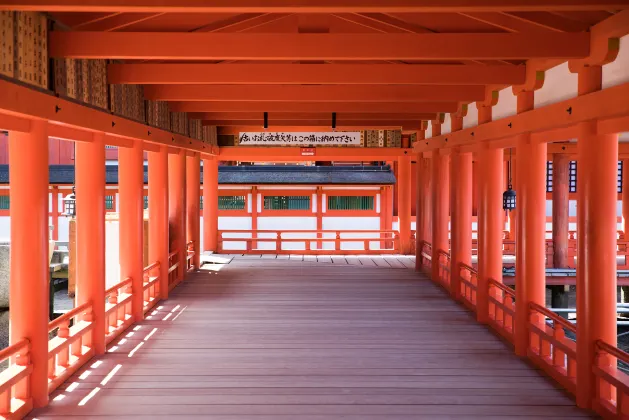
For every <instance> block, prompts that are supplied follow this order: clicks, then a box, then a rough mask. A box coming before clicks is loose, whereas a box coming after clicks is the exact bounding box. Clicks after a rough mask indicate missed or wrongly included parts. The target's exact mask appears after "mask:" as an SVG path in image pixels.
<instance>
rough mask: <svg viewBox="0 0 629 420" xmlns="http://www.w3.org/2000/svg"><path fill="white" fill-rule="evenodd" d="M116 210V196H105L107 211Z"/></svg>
mask: <svg viewBox="0 0 629 420" xmlns="http://www.w3.org/2000/svg"><path fill="white" fill-rule="evenodd" d="M113 209H114V196H113V195H106V196H105V210H113Z"/></svg>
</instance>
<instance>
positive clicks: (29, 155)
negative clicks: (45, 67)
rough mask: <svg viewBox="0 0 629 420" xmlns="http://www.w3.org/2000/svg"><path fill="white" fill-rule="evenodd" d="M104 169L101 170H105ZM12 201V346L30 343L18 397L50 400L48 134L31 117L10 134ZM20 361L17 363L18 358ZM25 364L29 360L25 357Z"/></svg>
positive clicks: (42, 124)
mask: <svg viewBox="0 0 629 420" xmlns="http://www.w3.org/2000/svg"><path fill="white" fill-rule="evenodd" d="M103 172H104V169H103ZM9 177H10V190H9V196H10V200H11V257H10V258H11V262H10V283H9V288H10V306H11V322H10V328H11V332H10V337H11V344H15V343H17V342H19V341H20V340H22V339H24V338H26V339H28V340H29V341H30V345H31V348H30V353H29V355H30V362H31V363H32V365H33V371H32V373H31V375H30V379H29V382H28V383H27V385H26V386H24V387H22V386H19V387H16V395H14V396H15V397H16V398H28V397H29V396H30V397H32V398H33V405H34V406H35V407H43V406H45V405H46V404H48V290H49V288H48V263H49V261H48V132H47V123H46V122H43V121H38V120H32V121H31V131H30V132H29V133H19V132H10V133H9ZM17 362H18V363H20V361H19V360H18V361H17ZM23 362H28V360H26V361H23Z"/></svg>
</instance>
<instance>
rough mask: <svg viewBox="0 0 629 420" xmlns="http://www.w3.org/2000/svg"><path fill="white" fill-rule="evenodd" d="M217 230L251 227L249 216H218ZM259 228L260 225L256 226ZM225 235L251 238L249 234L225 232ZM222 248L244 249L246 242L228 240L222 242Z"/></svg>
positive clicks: (246, 228)
mask: <svg viewBox="0 0 629 420" xmlns="http://www.w3.org/2000/svg"><path fill="white" fill-rule="evenodd" d="M218 229H219V230H250V229H251V217H231V216H230V217H219V218H218ZM258 229H260V227H258ZM224 236H225V237H230V238H251V234H225V235H224ZM223 249H226V250H245V249H247V244H246V242H242V241H229V242H224V243H223Z"/></svg>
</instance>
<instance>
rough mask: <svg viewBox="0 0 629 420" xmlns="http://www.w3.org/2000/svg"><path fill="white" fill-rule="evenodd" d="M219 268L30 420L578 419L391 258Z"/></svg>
mask: <svg viewBox="0 0 629 420" xmlns="http://www.w3.org/2000/svg"><path fill="white" fill-rule="evenodd" d="M393 258H394V257H393ZM335 259H336V257H335ZM389 259H390V258H389V257H387V258H385V259H383V260H384V261H385V262H386V261H389ZM356 260H357V261H358V262H360V260H361V259H356ZM226 261H229V263H228V264H216V265H205V266H204V268H205V270H202V271H200V272H198V273H193V274H190V275H189V277H188V279H187V280H186V281H185V282H184V283H183V284H182V285H180V286H179V287H178V288H176V289H175V290H174V291H173V293H172V295H171V297H170V299H169V300H168V301H165V302H160V303H159V304H158V306H157V308H156V309H155V311H154V312H152V313H151V315H150V318H149V319H147V320H145V321H143V322H142V323H140V324H139V325H137V326H135V327H132V328H131V329H130V330H129V331H127V332H125V333H123V334H122V335H121V336H120V339H118V340H116V341H114V342H113V343H112V344H113V345H112V346H111V347H110V348H109V351H108V353H107V354H106V355H105V356H102V357H98V358H95V359H94V360H93V361H92V362H90V363H89V364H88V366H86V368H84V369H83V370H81V371H80V372H79V373H77V375H75V376H74V377H72V378H71V379H70V380H69V381H68V382H67V383H66V384H64V385H63V386H62V387H61V389H59V390H58V391H57V392H55V393H54V394H53V395H52V398H53V401H52V403H51V405H50V406H49V407H47V408H45V409H40V410H36V411H34V412H33V413H32V416H33V418H37V419H40V420H42V419H52V418H55V419H58V418H69V419H77V418H84V419H87V418H95V419H96V418H115V419H166V418H168V419H174V418H177V419H188V418H199V419H201V418H202V419H215V420H236V419H245V420H246V419H252V420H276V419H302V420H331V419H349V420H359V419H365V420H411V419H413V420H415V419H450V418H452V419H455V418H456V419H488V418H490V419H499V418H503V419H513V418H514V417H517V418H522V419H549V418H552V419H559V418H563V419H569V418H583V417H587V414H585V413H584V412H582V411H580V410H578V409H577V408H576V407H575V406H574V401H572V400H571V399H570V398H568V397H567V396H566V395H565V394H564V393H563V392H562V391H560V390H559V389H557V388H555V387H554V385H553V384H552V383H551V382H549V381H548V380H547V379H546V378H545V377H543V376H542V375H541V374H540V373H539V372H538V371H536V370H535V369H533V368H531V367H530V366H529V365H528V364H526V363H525V362H523V361H522V360H520V359H518V358H517V357H515V356H514V354H513V352H512V350H511V349H510V348H509V347H508V346H507V345H505V344H504V343H503V342H502V341H500V340H499V339H498V338H497V337H496V336H495V335H494V334H492V333H491V332H490V331H489V330H487V329H486V328H485V327H482V326H480V325H478V324H477V323H476V322H475V321H474V319H473V317H472V316H471V315H470V313H469V312H467V311H466V310H465V309H463V308H462V307H461V306H459V305H457V304H455V303H454V302H452V301H451V300H450V298H449V297H447V295H446V294H445V293H444V292H443V291H442V290H440V289H439V288H438V287H436V286H435V285H433V284H432V283H431V282H430V281H428V280H427V279H426V278H424V277H422V276H420V275H418V274H417V273H415V272H413V271H412V270H410V269H400V268H403V266H405V264H404V263H401V262H400V261H399V260H398V259H397V258H395V261H396V262H393V260H390V261H389V267H388V268H383V267H380V266H376V265H356V261H354V260H353V261H352V262H353V263H354V264H349V263H345V264H341V263H338V264H337V263H335V262H332V263H325V264H322V263H320V262H317V261H312V260H310V261H307V260H306V259H304V258H302V259H300V258H295V259H294V260H293V258H289V259H288V260H285V259H283V260H278V259H272V258H265V259H262V258H257V259H253V258H233V259H231V258H228V259H226ZM394 266H395V268H394Z"/></svg>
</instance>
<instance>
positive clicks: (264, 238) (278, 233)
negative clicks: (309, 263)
mask: <svg viewBox="0 0 629 420" xmlns="http://www.w3.org/2000/svg"><path fill="white" fill-rule="evenodd" d="M225 235H227V236H225ZM347 235H360V236H361V237H356V236H355V237H351V236H349V237H348V236H347ZM243 242H244V244H245V249H242V247H240V248H235V247H230V246H229V244H237V243H243ZM372 242H376V243H378V247H377V249H376V247H372V244H371V243H372ZM383 243H386V244H390V245H391V246H392V248H383V247H382V245H383ZM226 244H227V245H228V246H226ZM261 244H269V245H271V246H270V247H269V248H270V249H264V248H261V247H260V245H261ZM286 244H303V248H301V247H300V248H296V247H291V249H284V247H283V246H284V245H286ZM318 244H320V245H322V246H319V245H318ZM329 244H332V247H329ZM344 244H359V245H362V247H361V248H359V249H342V247H343V245H344ZM325 245H328V246H327V247H326V246H325ZM292 248H296V249H292ZM399 249H400V237H399V233H398V232H397V231H394V230H219V231H218V252H221V253H222V252H232V253H233V251H238V252H245V253H255V254H303V253H308V254H331V255H348V254H395V253H399Z"/></svg>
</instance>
